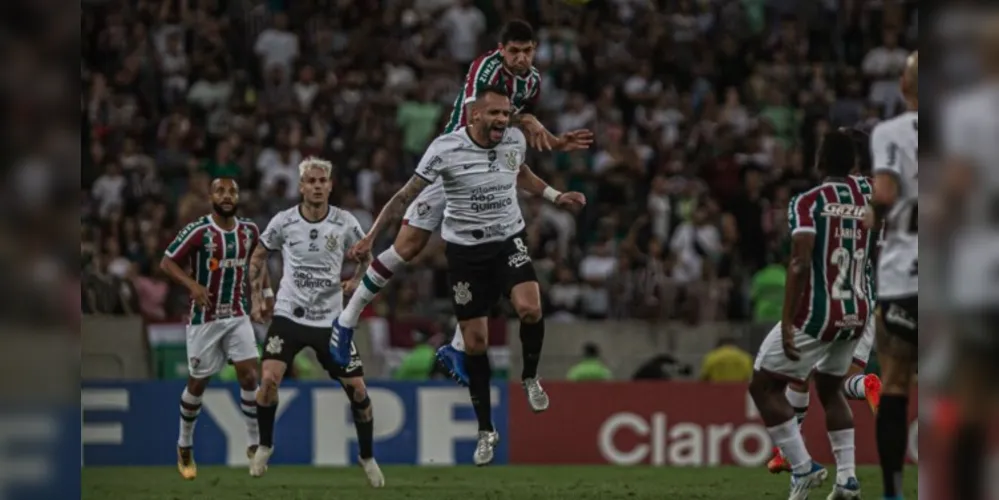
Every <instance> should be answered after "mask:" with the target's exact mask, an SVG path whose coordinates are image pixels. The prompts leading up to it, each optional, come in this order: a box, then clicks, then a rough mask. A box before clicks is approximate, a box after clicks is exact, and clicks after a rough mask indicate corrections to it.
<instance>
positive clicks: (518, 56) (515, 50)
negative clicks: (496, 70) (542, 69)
mask: <svg viewBox="0 0 999 500" xmlns="http://www.w3.org/2000/svg"><path fill="white" fill-rule="evenodd" d="M502 52H503V64H504V65H505V66H506V67H507V68H508V69H510V70H512V71H513V72H515V73H518V74H522V73H524V72H526V71H528V70H530V69H531V65H532V64H534V42H510V43H507V44H506V45H503V46H502Z"/></svg>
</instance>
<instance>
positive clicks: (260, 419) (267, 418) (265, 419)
mask: <svg viewBox="0 0 999 500" xmlns="http://www.w3.org/2000/svg"><path fill="white" fill-rule="evenodd" d="M277 407H278V404H277V401H275V402H274V404H272V405H270V406H263V405H260V404H258V405H257V423H258V424H259V425H260V446H266V447H268V448H273V447H274V419H275V418H276V417H277Z"/></svg>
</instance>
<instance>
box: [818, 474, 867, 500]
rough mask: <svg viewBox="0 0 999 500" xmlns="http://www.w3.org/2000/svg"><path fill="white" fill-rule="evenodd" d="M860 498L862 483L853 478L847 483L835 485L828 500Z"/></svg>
mask: <svg viewBox="0 0 999 500" xmlns="http://www.w3.org/2000/svg"><path fill="white" fill-rule="evenodd" d="M856 498H860V482H859V481H857V478H855V477H851V478H850V479H848V480H847V481H846V482H845V483H842V484H840V483H836V484H835V485H833V490H832V493H830V494H829V496H828V497H826V500H853V499H856Z"/></svg>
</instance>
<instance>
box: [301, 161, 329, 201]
mask: <svg viewBox="0 0 999 500" xmlns="http://www.w3.org/2000/svg"><path fill="white" fill-rule="evenodd" d="M332 189H333V181H332V180H330V177H329V176H328V175H326V173H325V172H323V171H322V169H318V168H314V169H312V170H309V171H308V172H306V173H305V176H304V177H302V180H301V182H300V183H299V188H298V190H299V192H300V193H302V199H303V200H305V202H306V203H309V204H311V205H324V204H326V203H327V202H328V201H329V197H330V191H331V190H332Z"/></svg>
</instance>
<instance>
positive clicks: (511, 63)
mask: <svg viewBox="0 0 999 500" xmlns="http://www.w3.org/2000/svg"><path fill="white" fill-rule="evenodd" d="M535 48H536V43H535V41H534V30H532V29H531V26H530V25H529V24H527V23H525V22H523V21H511V22H509V23H507V24H506V26H505V27H504V28H503V31H502V34H501V36H500V43H499V47H498V48H496V49H495V50H491V51H489V52H487V53H485V54H483V55H482V56H479V58H478V59H476V60H475V61H474V62H473V63H472V66H471V68H470V69H469V71H468V75H467V76H466V77H465V85H464V88H463V90H462V92H461V93H459V94H458V96H457V98H455V101H454V110H453V111H452V112H451V117H450V120H449V121H448V124H447V126H446V127H445V129H444V133H445V134H447V133H451V132H454V131H456V130H458V128H460V127H463V126H465V125H466V124H467V123H468V117H469V110H468V107H469V105H470V104H472V103H473V102H474V101H475V99H476V96H477V95H478V94H479V93H480V91H481V90H482V89H484V88H487V87H488V88H501V89H503V91H504V93H505V95H506V96H507V98H508V99H509V100H510V102H511V104H512V107H513V109H514V110H515V114H514V115H513V116H512V117H511V123H512V124H514V125H516V126H518V127H521V128H522V129H524V130H525V131H526V132H527V138H528V140H529V142H530V143H531V144H532V146H533V147H536V148H538V149H557V150H563V151H571V150H573V149H584V148H587V147H589V144H590V142H592V136H593V135H592V134H591V133H590V132H588V131H585V130H581V131H575V132H570V133H567V134H564V135H563V136H562V137H557V138H556V137H553V136H552V135H551V134H550V133H548V131H547V130H546V129H545V128H544V126H542V125H541V123H539V122H538V120H537V119H536V118H535V117H534V116H532V115H530V114H528V113H527V112H528V111H530V108H531V107H532V106H534V105H535V104H536V103H537V102H538V98H539V96H540V92H541V76H540V74H539V73H538V70H537V69H535V68H534V66H533V65H532V62H533V60H534V51H535ZM521 172H522V173H523V175H522V176H520V177H519V178H518V186H519V187H520V188H521V189H525V190H528V191H532V190H533V191H532V192H536V189H535V187H536V186H539V185H541V186H544V187H546V188H547V184H545V182H544V181H542V180H541V179H539V178H538V177H537V176H536V175H534V174H533V173H532V172H531V170H530V169H529V168H527V166H526V165H525V166H524V168H523V169H522V170H521ZM524 183H527V184H530V185H525V184H524ZM542 194H543V195H544V197H545V199H547V200H548V201H550V202H552V203H554V204H556V205H559V206H571V205H572V202H571V200H566V199H564V198H563V196H562V193H559V192H558V191H556V190H555V189H552V188H549V189H544V190H543V191H542ZM443 215H444V188H443V187H442V184H441V183H440V182H435V183H433V184H432V185H431V186H429V187H428V188H427V189H425V190H423V191H422V192H421V193H420V195H419V196H418V197H417V198H416V199H415V200H412V204H410V205H409V207H408V209H407V210H406V213H405V216H404V217H403V225H402V228H401V229H400V230H399V234H398V235H397V236H396V239H395V242H394V243H393V245H392V246H391V247H390V248H389V249H388V250H385V251H384V252H382V253H381V254H379V255H378V256H377V257H376V258H375V259H374V261H373V262H372V263H371V266H370V267H369V268H368V271H367V274H366V275H365V277H364V280H363V281H362V283H361V286H360V287H359V288H358V290H357V292H356V293H355V294H354V295H353V296H352V297H351V298H350V301H349V302H348V304H347V306H346V307H345V308H344V310H343V313H342V314H341V315H340V316H339V317H338V318H337V320H336V322H335V323H334V324H333V330H334V331H333V336H335V337H337V338H338V339H341V340H342V341H338V345H340V346H341V349H340V350H339V351H336V352H334V353H333V355H334V358H335V359H336V360H337V362H339V363H341V364H342V363H346V362H347V361H348V354H349V353H348V352H347V351H346V350H345V349H346V346H347V345H348V344H349V342H350V340H352V339H353V335H354V327H356V326H357V322H358V320H359V318H360V315H361V311H362V310H363V309H364V307H365V306H366V305H367V304H369V303H370V302H371V301H372V300H374V297H375V295H377V294H378V292H379V291H381V289H382V288H384V287H385V286H386V284H387V283H388V281H389V280H390V279H392V276H393V275H394V274H395V273H397V272H398V271H399V270H400V269H402V267H403V266H405V265H406V263H407V262H409V261H411V260H412V259H414V258H415V257H416V256H417V255H419V253H420V252H421V251H422V250H423V248H424V247H426V246H427V242H428V241H430V236H431V234H432V233H433V231H436V230H437V228H439V227H440V226H441V220H442V218H443ZM369 234H370V233H369ZM365 242H366V245H364V246H363V248H364V249H365V251H370V248H371V243H372V240H370V239H368V240H365ZM462 338H463V336H462V335H461V334H460V332H456V333H455V335H454V338H453V340H452V344H451V345H445V346H443V347H442V348H441V349H440V350H439V351H438V353H437V357H438V360H439V362H440V363H441V364H442V365H443V366H444V368H445V369H446V370H447V371H448V372H449V373H450V374H451V377H452V378H454V379H455V380H456V381H457V382H459V383H460V384H462V385H468V374H467V372H466V370H465V363H464V355H463V351H464V348H465V346H464V344H463V343H462ZM520 339H521V345H522V348H523V358H524V366H523V371H522V372H521V380H522V384H523V387H524V391H525V392H526V393H527V399H528V402H529V404H530V406H531V408H532V409H533V410H534V411H535V412H539V411H544V410H546V409H547V408H548V403H549V401H548V395H547V394H546V393H545V392H544V389H543V388H542V387H541V384H540V383H539V381H538V376H537V369H538V363H539V361H540V359H541V349H542V345H543V343H544V330H543V329H541V328H540V327H526V328H525V329H522V330H521V331H520Z"/></svg>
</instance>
